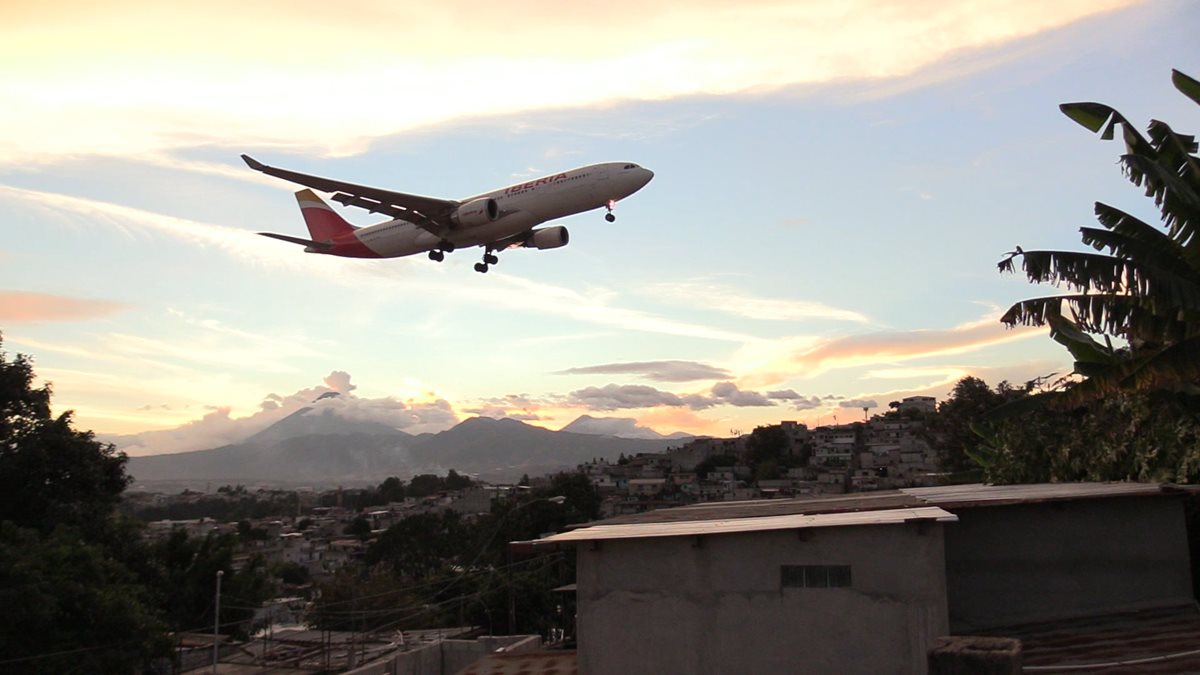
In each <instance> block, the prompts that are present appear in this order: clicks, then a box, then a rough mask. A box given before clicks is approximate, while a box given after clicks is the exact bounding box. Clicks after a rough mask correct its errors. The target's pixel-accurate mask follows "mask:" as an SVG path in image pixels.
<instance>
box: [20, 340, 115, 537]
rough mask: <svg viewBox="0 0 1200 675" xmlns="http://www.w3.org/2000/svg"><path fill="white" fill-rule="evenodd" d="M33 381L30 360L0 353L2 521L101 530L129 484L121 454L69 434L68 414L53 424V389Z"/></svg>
mask: <svg viewBox="0 0 1200 675" xmlns="http://www.w3.org/2000/svg"><path fill="white" fill-rule="evenodd" d="M0 347H3V343H0ZM33 377H34V375H33V364H32V363H31V362H30V361H29V359H28V358H26V357H25V356H22V355H17V357H16V359H14V360H12V361H8V360H7V358H6V354H5V353H4V351H3V350H2V349H0V521H9V522H11V523H15V524H17V525H19V526H21V527H29V528H33V529H37V530H40V531H42V532H43V533H48V532H49V531H50V530H52V529H54V528H55V527H57V526H59V525H68V526H76V527H79V528H81V529H83V530H85V531H86V530H95V529H98V528H103V527H104V523H105V521H106V520H107V519H108V518H109V516H110V515H111V514H112V512H113V509H114V508H115V507H116V506H117V504H118V503H119V501H120V498H121V493H122V492H123V491H124V490H125V487H126V485H128V483H129V478H128V476H126V475H125V462H126V458H125V454H124V453H120V452H117V451H116V450H115V449H114V448H113V446H112V445H106V444H102V443H99V442H97V441H96V440H95V437H94V435H93V434H92V433H91V432H90V431H76V430H75V429H74V428H72V426H71V412H70V411H68V412H65V413H63V414H62V415H59V416H58V417H54V416H52V415H51V413H50V387H49V385H45V386H43V387H41V388H37V389H35V388H33Z"/></svg>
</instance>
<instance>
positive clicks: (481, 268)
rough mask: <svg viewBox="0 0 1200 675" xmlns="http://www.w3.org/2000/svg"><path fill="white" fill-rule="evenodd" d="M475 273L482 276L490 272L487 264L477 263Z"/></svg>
mask: <svg viewBox="0 0 1200 675" xmlns="http://www.w3.org/2000/svg"><path fill="white" fill-rule="evenodd" d="M475 271H476V272H479V273H480V274H487V271H488V266H487V263H481V262H477V263H475Z"/></svg>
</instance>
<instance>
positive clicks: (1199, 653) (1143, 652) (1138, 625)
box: [988, 605, 1200, 675]
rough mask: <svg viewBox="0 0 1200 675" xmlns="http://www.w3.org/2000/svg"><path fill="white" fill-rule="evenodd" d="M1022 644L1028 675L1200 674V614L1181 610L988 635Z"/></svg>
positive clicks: (1056, 623) (1150, 611) (1093, 618)
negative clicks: (1199, 641)
mask: <svg viewBox="0 0 1200 675" xmlns="http://www.w3.org/2000/svg"><path fill="white" fill-rule="evenodd" d="M988 634H989V635H995V636H1003V637H1012V638H1017V639H1019V640H1020V641H1021V651H1022V658H1021V661H1022V665H1023V670H1024V672H1026V673H1067V672H1077V673H1105V675H1116V674H1120V675H1131V674H1133V673H1139V674H1146V673H1196V672H1200V649H1197V648H1196V635H1197V634H1200V612H1198V611H1197V609H1196V607H1195V606H1194V605H1180V606H1176V607H1165V608H1159V609H1148V610H1143V611H1137V612H1122V613H1119V614H1107V615H1102V616H1090V617H1086V618H1080V619H1072V620H1068V621H1053V622H1046V623H1035V624H1025V625H1021V626H1011V627H1008V628H1000V629H996V630H991V631H988Z"/></svg>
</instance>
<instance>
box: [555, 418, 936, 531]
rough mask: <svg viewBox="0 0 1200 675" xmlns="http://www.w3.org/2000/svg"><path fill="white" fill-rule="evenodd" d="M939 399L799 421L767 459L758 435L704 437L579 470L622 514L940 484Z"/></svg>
mask: <svg viewBox="0 0 1200 675" xmlns="http://www.w3.org/2000/svg"><path fill="white" fill-rule="evenodd" d="M935 406H936V401H934V399H933V398H932V397H928V396H913V397H909V398H906V399H904V400H903V401H900V402H899V403H898V408H897V414H892V415H882V416H880V415H877V416H875V417H873V418H871V419H869V420H867V421H865V422H854V423H850V424H834V425H828V426H819V427H816V428H814V429H809V428H808V426H807V425H805V424H801V423H799V422H795V421H783V422H780V423H779V424H778V425H774V426H773V427H770V430H771V434H770V435H771V438H774V439H775V441H774V442H777V443H781V444H782V445H781V447H779V448H775V449H774V450H772V452H776V451H777V452H778V453H779V454H778V457H777V458H773V459H771V460H770V462H771V463H773V465H770V466H764V465H765V464H768V462H765V461H756V459H759V460H761V456H760V455H761V454H762V452H763V451H762V450H761V449H755V448H754V447H753V444H754V439H753V435H752V434H749V435H742V436H737V437H733V438H697V439H694V440H691V441H689V442H687V443H685V444H683V445H682V446H680V447H677V448H671V449H668V450H667V451H666V452H661V453H644V454H638V455H635V456H632V457H624V456H623V457H621V458H620V459H618V460H617V461H615V462H614V461H610V460H606V459H596V460H593V461H591V462H586V463H584V464H581V465H580V466H579V470H580V471H581V472H582V473H584V474H585V475H587V477H588V479H589V480H590V481H591V482H592V485H594V486H595V487H596V489H597V490H598V491H599V492H600V494H601V495H602V496H603V497H604V507H603V509H604V513H605V515H608V516H615V515H621V514H628V513H638V512H641V511H645V510H647V509H650V508H660V507H663V506H670V505H676V504H681V503H693V502H704V501H733V500H744V499H757V498H762V497H794V496H803V495H821V494H842V493H846V492H862V491H869V490H882V489H895V488H907V487H920V486H925V485H933V484H935V483H936V478H937V475H938V473H939V471H940V467H939V462H938V451H937V449H936V448H935V447H933V445H932V444H931V443H930V434H929V430H928V429H927V427H926V421H925V420H926V415H927V414H928V413H931V412H933V410H934V409H935Z"/></svg>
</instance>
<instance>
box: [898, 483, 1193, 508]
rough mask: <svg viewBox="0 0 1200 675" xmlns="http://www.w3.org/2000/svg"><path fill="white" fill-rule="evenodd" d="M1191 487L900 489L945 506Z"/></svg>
mask: <svg viewBox="0 0 1200 675" xmlns="http://www.w3.org/2000/svg"><path fill="white" fill-rule="evenodd" d="M1189 489H1192V488H1185V487H1177V486H1171V485H1162V484H1160V483H1035V484H1032V485H983V484H981V483H971V484H969V485H941V486H937V487H924V488H905V489H903V490H900V491H901V492H903V493H904V494H907V495H911V496H913V497H916V498H917V499H920V500H921V501H923V502H925V503H927V504H930V505H934V506H941V507H943V508H954V507H960V508H969V507H972V506H1002V505H1005V504H1036V503H1039V502H1049V501H1065V500H1072V499H1102V498H1112V497H1153V496H1161V495H1170V494H1174V493H1177V492H1178V491H1181V490H1189Z"/></svg>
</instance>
